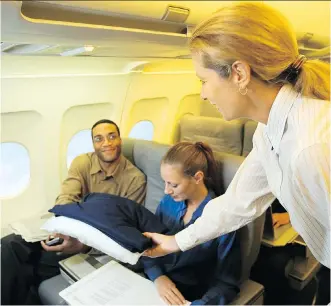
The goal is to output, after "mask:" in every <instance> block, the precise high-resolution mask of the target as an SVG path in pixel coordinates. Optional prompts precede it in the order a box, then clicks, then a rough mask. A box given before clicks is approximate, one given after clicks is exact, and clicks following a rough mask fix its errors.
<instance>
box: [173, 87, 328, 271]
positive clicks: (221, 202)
mask: <svg viewBox="0 0 331 306" xmlns="http://www.w3.org/2000/svg"><path fill="white" fill-rule="evenodd" d="M275 197H277V198H278V200H279V202H280V203H281V204H282V205H283V206H284V208H285V209H286V210H287V211H288V213H289V215H290V219H291V223H292V226H293V227H294V229H295V230H296V231H297V232H298V233H299V234H300V235H301V236H302V238H303V239H304V240H305V242H306V243H307V245H308V247H309V249H310V250H311V251H312V253H313V254H314V256H315V258H316V259H317V260H318V261H319V262H321V263H322V264H323V265H325V266H327V267H329V268H330V102H329V101H321V100H317V99H311V98H305V97H301V95H299V94H298V93H297V92H295V91H294V90H293V88H292V86H290V85H284V86H283V87H282V88H281V90H280V91H279V93H278V95H277V97H276V99H275V101H274V103H273V105H272V108H271V111H270V114H269V119H268V123H267V125H264V124H261V123H260V124H259V125H258V127H257V129H256V131H255V134H254V137H253V150H252V151H251V153H250V154H249V155H248V156H247V158H246V159H245V161H244V162H243V164H242V165H241V167H240V168H239V170H238V172H237V173H236V175H235V177H234V179H233V181H232V182H231V184H230V186H229V188H228V189H227V191H226V193H225V194H224V195H222V196H220V197H218V198H215V199H213V200H211V201H210V202H209V203H208V205H207V206H206V207H205V209H204V211H203V214H202V216H201V217H200V218H199V219H198V220H197V221H196V222H195V223H194V224H192V225H191V226H189V227H188V228H187V229H185V230H183V231H181V232H179V233H178V234H177V235H176V236H175V238H176V241H177V244H178V245H179V247H180V249H181V250H183V251H184V250H187V249H190V248H192V247H194V246H196V245H198V244H200V243H203V242H205V241H207V240H210V239H213V238H215V237H217V236H219V235H222V234H225V233H228V232H231V231H234V230H236V229H238V228H240V227H242V226H244V225H245V224H247V223H249V222H251V221H252V220H254V219H255V218H257V217H258V216H260V215H261V214H262V213H263V212H264V211H265V210H266V209H267V208H268V206H269V205H270V204H271V203H272V202H273V201H274V199H275Z"/></svg>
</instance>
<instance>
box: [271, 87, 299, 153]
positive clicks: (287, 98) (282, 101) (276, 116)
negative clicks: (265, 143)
mask: <svg viewBox="0 0 331 306" xmlns="http://www.w3.org/2000/svg"><path fill="white" fill-rule="evenodd" d="M298 96H299V93H297V92H296V91H295V90H294V89H293V88H292V86H291V85H284V86H283V87H282V88H281V89H280V91H279V92H278V94H277V96H276V99H275V101H274V103H273V104H272V107H271V109H270V113H269V118H268V123H267V127H266V132H267V136H268V138H269V140H270V142H271V146H272V149H273V150H275V152H276V153H277V154H279V144H280V141H281V139H282V137H283V134H284V129H285V125H286V121H287V118H288V115H289V113H290V110H291V108H292V106H293V104H294V102H295V101H296V99H297V98H298Z"/></svg>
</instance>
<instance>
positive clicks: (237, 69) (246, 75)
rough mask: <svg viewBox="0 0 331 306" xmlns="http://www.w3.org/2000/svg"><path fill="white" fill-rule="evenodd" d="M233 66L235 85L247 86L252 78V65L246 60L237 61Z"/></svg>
mask: <svg viewBox="0 0 331 306" xmlns="http://www.w3.org/2000/svg"><path fill="white" fill-rule="evenodd" d="M231 68H232V80H233V82H234V83H235V85H236V86H237V87H240V88H246V87H247V86H248V84H249V82H250V80H251V67H250V66H249V65H248V64H247V63H246V62H245V61H235V62H234V63H233V64H232V67H231Z"/></svg>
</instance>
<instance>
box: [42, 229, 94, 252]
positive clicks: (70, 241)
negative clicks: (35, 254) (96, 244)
mask: <svg viewBox="0 0 331 306" xmlns="http://www.w3.org/2000/svg"><path fill="white" fill-rule="evenodd" d="M55 237H60V238H62V239H63V242H62V243H61V244H59V245H55V246H48V245H47V244H46V243H45V242H44V241H40V243H41V246H42V247H43V249H44V250H45V251H47V252H62V253H65V254H76V253H80V252H86V251H87V250H88V249H89V247H88V246H87V245H85V244H83V243H81V242H80V241H79V240H77V239H76V238H72V237H70V236H66V235H62V234H56V235H54V238H55ZM49 238H50V237H49V236H48V238H47V240H46V242H48V241H49V240H50V239H49Z"/></svg>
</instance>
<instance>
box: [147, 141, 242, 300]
mask: <svg viewBox="0 0 331 306" xmlns="http://www.w3.org/2000/svg"><path fill="white" fill-rule="evenodd" d="M161 176H162V178H163V180H164V183H165V190H164V191H165V196H164V197H163V199H162V200H161V202H160V204H159V206H158V208H157V211H156V214H157V215H158V216H159V217H160V219H161V220H162V222H163V223H164V224H165V225H166V226H167V227H168V228H169V229H170V230H171V232H170V233H169V234H171V235H174V234H176V233H177V232H179V231H181V230H182V229H184V228H186V227H188V226H189V225H190V224H192V223H194V222H195V221H196V219H197V218H199V217H200V216H201V214H202V212H203V210H204V208H205V206H206V205H208V202H209V201H210V200H211V199H212V198H213V197H214V196H215V194H216V195H219V187H220V184H219V183H218V181H219V180H218V177H217V174H216V162H215V159H214V156H213V153H212V150H211V149H210V147H209V146H208V145H206V144H203V143H201V142H197V143H195V144H193V143H190V142H180V143H178V144H176V145H174V146H173V147H171V148H170V150H169V151H168V152H167V153H166V155H165V156H164V158H163V160H162V163H161ZM142 262H143V264H144V271H145V273H146V274H147V276H148V277H149V279H151V280H152V281H153V282H154V284H155V285H156V288H157V290H158V292H159V294H160V296H161V298H162V299H163V300H164V301H165V302H166V303H167V304H185V301H190V302H191V303H192V304H196V305H203V304H217V305H225V304H228V303H230V302H231V301H232V300H233V299H234V297H235V296H236V295H237V293H238V292H239V280H240V276H241V258H240V246H239V241H238V239H237V237H236V233H235V232H232V233H229V234H226V235H223V236H220V237H218V238H217V239H214V240H211V241H208V242H206V243H204V244H201V245H199V246H196V247H195V248H193V249H191V250H189V251H187V252H184V253H182V252H178V253H175V254H169V255H167V256H165V257H160V258H147V257H144V258H142Z"/></svg>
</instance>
